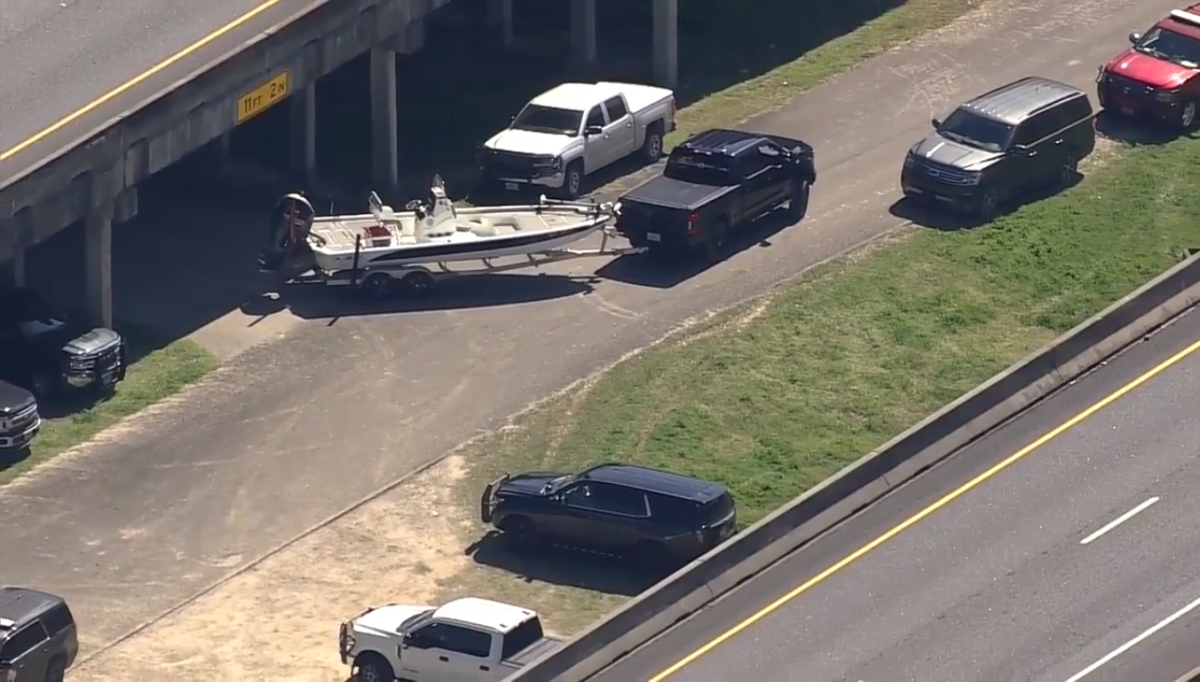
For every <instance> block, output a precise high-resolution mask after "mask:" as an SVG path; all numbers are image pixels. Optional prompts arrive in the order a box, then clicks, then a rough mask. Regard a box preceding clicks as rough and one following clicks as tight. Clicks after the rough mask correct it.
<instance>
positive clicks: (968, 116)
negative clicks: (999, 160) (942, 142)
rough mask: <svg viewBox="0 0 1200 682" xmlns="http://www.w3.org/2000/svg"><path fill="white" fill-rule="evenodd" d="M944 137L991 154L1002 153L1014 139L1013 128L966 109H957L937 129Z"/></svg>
mask: <svg viewBox="0 0 1200 682" xmlns="http://www.w3.org/2000/svg"><path fill="white" fill-rule="evenodd" d="M937 131H938V134H939V135H941V136H942V137H944V138H946V139H949V140H954V141H955V142H959V143H962V144H965V145H968V146H971V147H976V148H978V149H984V150H987V151H989V152H1002V151H1004V149H1005V148H1006V147H1008V142H1009V140H1010V139H1012V134H1013V127H1012V126H1010V125H1008V124H1007V123H1001V122H1000V121H993V120H992V119H990V118H984V117H982V116H980V115H978V114H975V113H972V112H970V111H968V110H966V109H955V110H954V113H953V114H950V116H949V118H947V119H946V120H945V121H944V122H942V125H941V126H940V127H939V128H938V129H937Z"/></svg>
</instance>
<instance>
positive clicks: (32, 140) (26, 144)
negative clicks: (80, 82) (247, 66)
mask: <svg viewBox="0 0 1200 682" xmlns="http://www.w3.org/2000/svg"><path fill="white" fill-rule="evenodd" d="M281 1H282V0H266V2H263V3H262V4H261V5H259V6H258V7H255V8H254V9H252V10H250V11H249V12H246V13H245V14H243V15H242V16H240V17H238V18H237V19H234V20H233V21H231V22H229V23H228V24H225V25H224V26H222V27H221V28H218V29H217V30H215V31H213V32H212V33H209V34H208V35H206V36H204V37H203V38H201V39H200V40H197V41H196V42H194V43H192V44H191V45H188V46H187V47H185V48H183V49H182V50H180V51H179V52H176V53H175V54H173V55H171V56H170V57H167V58H166V59H164V60H163V61H161V62H159V63H158V64H155V65H154V66H152V67H150V68H149V69H147V70H146V71H144V72H142V73H141V74H139V75H137V76H134V77H133V78H131V79H129V80H127V81H125V82H124V83H122V84H121V85H118V86H117V87H115V88H113V89H112V90H110V91H108V92H107V93H105V94H103V95H101V96H99V97H97V98H96V99H94V100H92V101H91V102H90V103H88V104H85V105H84V106H82V107H80V108H79V109H77V110H76V111H75V112H74V113H71V114H68V115H67V116H64V117H63V118H61V119H59V120H58V121H57V122H55V123H52V124H50V125H49V126H47V127H45V128H43V129H42V130H41V131H39V132H38V133H35V134H34V135H32V136H30V137H29V138H28V139H26V140H25V141H23V142H19V143H17V144H16V145H14V146H13V147H11V148H9V149H7V150H5V151H3V152H0V161H7V160H8V159H11V158H12V157H14V156H16V155H17V154H20V153H21V152H23V151H25V150H26V149H28V148H30V147H32V146H33V145H35V144H37V143H38V142H41V141H42V140H44V139H46V138H47V137H49V136H50V135H53V134H54V133H56V132H58V131H60V130H62V129H63V128H65V127H67V126H69V125H71V124H72V123H74V122H75V121H78V120H79V119H80V118H82V117H83V116H86V115H87V114H89V113H91V112H92V111H95V110H96V109H97V108H99V107H101V106H103V105H104V104H106V103H107V102H110V101H112V100H113V99H114V98H116V97H120V96H121V95H122V94H124V93H126V92H128V91H129V90H131V89H133V88H135V87H137V86H138V85H140V84H141V83H144V82H146V81H147V80H148V79H150V78H152V77H153V76H154V75H155V74H158V73H161V72H162V71H163V70H165V69H167V68H170V66H171V65H172V64H175V63H177V62H179V61H180V60H182V59H184V58H185V57H187V56H188V55H190V54H192V53H194V52H196V51H197V50H199V49H200V48H202V47H204V46H205V45H208V44H209V43H211V42H213V41H214V40H216V39H217V38H220V37H221V36H223V35H225V34H226V33H229V32H230V31H232V30H234V29H235V28H237V27H238V26H241V25H242V24H244V23H246V22H247V21H250V20H251V19H253V18H254V17H256V16H258V15H260V14H262V13H263V12H265V11H267V10H268V9H270V8H271V7H273V6H275V5H278V4H279V3H280V2H281Z"/></svg>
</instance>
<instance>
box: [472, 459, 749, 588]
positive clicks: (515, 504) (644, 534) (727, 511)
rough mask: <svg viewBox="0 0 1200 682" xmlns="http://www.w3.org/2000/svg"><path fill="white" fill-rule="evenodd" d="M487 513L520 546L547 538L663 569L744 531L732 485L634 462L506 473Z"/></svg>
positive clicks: (490, 495)
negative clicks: (566, 470) (630, 557)
mask: <svg viewBox="0 0 1200 682" xmlns="http://www.w3.org/2000/svg"><path fill="white" fill-rule="evenodd" d="M480 513H481V516H482V519H483V522H484V523H490V524H492V525H493V526H495V527H496V528H498V529H500V530H501V531H503V532H504V539H505V540H506V541H508V542H510V543H511V544H512V545H513V546H514V547H516V548H529V547H531V546H534V545H536V544H538V543H539V542H540V541H546V542H551V543H560V544H564V545H571V546H575V547H581V548H586V549H593V550H598V551H602V552H606V553H617V554H633V555H635V556H637V557H639V558H640V559H642V560H643V561H645V562H646V563H647V565H648V566H651V567H656V568H657V567H662V566H665V565H677V564H679V563H684V562H687V561H690V560H692V559H694V558H696V557H698V556H700V555H701V554H704V553H705V552H707V551H708V550H710V549H712V548H713V547H716V546H717V545H719V544H721V542H723V541H724V540H725V539H726V538H728V537H729V536H730V535H733V533H734V532H735V531H736V529H737V514H736V511H735V510H734V504H733V498H732V497H730V495H729V491H728V490H727V489H726V488H725V486H723V485H721V484H719V483H709V482H708V481H701V480H699V479H695V478H689V477H687V476H682V475H680V474H675V473H671V472H669V471H660V470H657V469H647V468H645V467H638V466H632V465H629V464H602V465H600V466H596V467H592V468H591V469H588V470H586V471H583V472H581V473H578V474H562V473H553V472H534V473H527V474H520V475H517V476H508V475H507V474H506V475H505V476H503V477H502V478H500V479H499V480H497V481H495V482H493V483H492V484H490V485H489V486H487V488H486V489H485V490H484V493H483V499H482V500H481V510H480Z"/></svg>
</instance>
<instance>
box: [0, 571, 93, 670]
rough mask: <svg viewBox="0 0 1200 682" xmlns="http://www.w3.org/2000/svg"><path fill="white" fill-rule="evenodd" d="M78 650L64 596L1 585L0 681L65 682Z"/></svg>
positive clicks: (71, 618) (76, 635) (73, 622)
mask: <svg viewBox="0 0 1200 682" xmlns="http://www.w3.org/2000/svg"><path fill="white" fill-rule="evenodd" d="M78 653H79V639H78V634H77V633H76V631H75V618H74V617H73V616H72V615H71V609H69V608H67V603H66V602H65V601H64V600H63V599H62V597H56V596H55V595H52V594H47V593H45V592H39V591H37V590H31V589H27V588H24V587H0V682H62V680H63V678H64V676H65V675H66V672H67V668H70V667H71V664H72V663H74V662H75V656H76V655H77V654H78Z"/></svg>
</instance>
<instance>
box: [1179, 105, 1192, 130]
mask: <svg viewBox="0 0 1200 682" xmlns="http://www.w3.org/2000/svg"><path fill="white" fill-rule="evenodd" d="M1195 125H1196V103H1195V102H1188V103H1187V104H1185V105H1183V111H1181V112H1179V127H1180V128H1182V129H1183V131H1184V132H1187V131H1189V130H1191V129H1192V128H1193V127H1194V126H1195Z"/></svg>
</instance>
